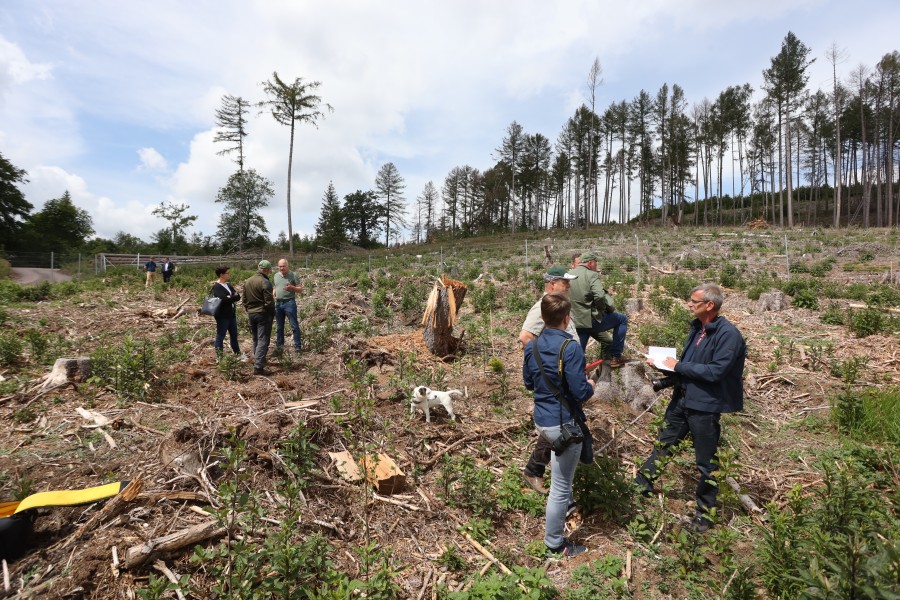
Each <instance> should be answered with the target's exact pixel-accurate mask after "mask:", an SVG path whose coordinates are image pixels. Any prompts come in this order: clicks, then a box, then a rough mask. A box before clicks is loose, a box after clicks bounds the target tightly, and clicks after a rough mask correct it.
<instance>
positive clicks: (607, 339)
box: [569, 252, 613, 360]
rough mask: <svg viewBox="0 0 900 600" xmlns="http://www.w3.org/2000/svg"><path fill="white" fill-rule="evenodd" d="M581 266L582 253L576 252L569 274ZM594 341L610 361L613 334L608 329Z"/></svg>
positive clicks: (601, 332) (600, 332)
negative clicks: (598, 343)
mask: <svg viewBox="0 0 900 600" xmlns="http://www.w3.org/2000/svg"><path fill="white" fill-rule="evenodd" d="M580 264H581V252H576V253H574V254H573V255H572V263H571V264H570V265H569V272H570V273H571V272H572V270H573V269H574V268H575V267H577V266H578V265H580ZM593 337H594V339H595V340H597V341H598V342H600V358H602V359H603V360H609V359H611V358H612V352H610V348H612V343H613V335H612V332H611V331H610V330H609V329H607V330H606V331H598V332H597V333H596V334H595V335H594V336H593Z"/></svg>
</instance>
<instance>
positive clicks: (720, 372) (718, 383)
mask: <svg viewBox="0 0 900 600" xmlns="http://www.w3.org/2000/svg"><path fill="white" fill-rule="evenodd" d="M701 329H703V327H702V326H701V323H700V321H699V320H698V319H695V320H694V322H693V323H691V333H690V335H688V338H687V341H686V342H685V344H684V350H683V351H682V353H681V355H682V357H683V356H685V353H687V351H688V348H689V347H690V346H691V344H697V338H698V336H699V335H700V331H701ZM705 329H706V337H705V338H704V339H703V340H702V341H700V343H699V344H697V345H696V347H695V348H694V349H693V350H694V351H693V354H692V355H691V356H690V358H689V359H688V360H687V361H685V360H680V361H678V364H676V365H675V372H676V373H678V375H679V385H678V386H676V388H675V395H674V398H675V399H682V402H683V405H684V407H685V408H692V409H694V410H702V411H706V412H717V413H729V412H737V411H739V410H743V408H744V380H743V376H744V359H745V358H746V356H747V345H746V343H744V338H743V337H742V336H741V332H740V331H738V330H737V327H735V326H734V325H732V324H731V322H730V321H728V319H726V318H725V317H716V318H715V319H714V320H713V321H712V322H710V323H707V325H706V327H705Z"/></svg>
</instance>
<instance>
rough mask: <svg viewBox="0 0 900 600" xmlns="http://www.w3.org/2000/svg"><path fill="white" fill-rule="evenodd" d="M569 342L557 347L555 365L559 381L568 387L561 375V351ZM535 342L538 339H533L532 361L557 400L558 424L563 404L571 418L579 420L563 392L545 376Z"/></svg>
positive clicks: (560, 419) (563, 376) (560, 421)
mask: <svg viewBox="0 0 900 600" xmlns="http://www.w3.org/2000/svg"><path fill="white" fill-rule="evenodd" d="M538 339H540V336H538ZM570 342H572V340H570V339H569V340H566V341H564V342H563V343H562V346H560V347H559V355H558V356H557V367H556V368H557V374H558V375H559V381H560V383H562V385H563V386H565V387H568V386H567V385H566V383H565V382H566V378H565V375H563V352H565V350H566V346H568V345H569V343H570ZM537 343H538V340H537V339H536V340H534V351H533V352H532V354H533V355H534V362H536V363H537V366H538V369H539V370H540V372H541V376H542V377H543V378H544V383H546V384H547V387H548V388H550V391H551V392H553V395H554V396H556V399H557V400H558V401H559V424H560V425H562V424H563V423H562V407H563V405H565V407H566V408H567V409H569V414H571V415H572V418H573V419H575V422H576V423H578V422H580V421H581V419H579V418H578V415H577V414H576V413H575V411H573V410H572V405H571V404H569V401H568V400H567V399H566V397H565V394H563V393H562V392H561V391H560V390H559V388H558V387H556V386H555V385H554V384H553V382H552V381H550V378H549V377H547V373H546V371H544V362H543V361H542V360H541V352H540V350H539V349H538V344H537Z"/></svg>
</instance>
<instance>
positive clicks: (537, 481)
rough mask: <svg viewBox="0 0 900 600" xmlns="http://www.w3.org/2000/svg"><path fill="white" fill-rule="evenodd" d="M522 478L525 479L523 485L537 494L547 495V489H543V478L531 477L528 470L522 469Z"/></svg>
mask: <svg viewBox="0 0 900 600" xmlns="http://www.w3.org/2000/svg"><path fill="white" fill-rule="evenodd" d="M522 477H523V478H524V479H525V483H526V484H527V485H528V487H530V488H531V489H533V490H534V491H536V492H537V493H538V494H544V495H545V496H546V495H547V488H545V487H544V478H543V477H538V476H537V475H532V474H531V471H529V470H528V469H522Z"/></svg>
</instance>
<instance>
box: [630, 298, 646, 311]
mask: <svg viewBox="0 0 900 600" xmlns="http://www.w3.org/2000/svg"><path fill="white" fill-rule="evenodd" d="M642 310H644V299H643V298H629V299H628V302H626V303H625V312H627V313H628V314H630V315H633V314H636V313H639V312H641V311H642Z"/></svg>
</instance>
